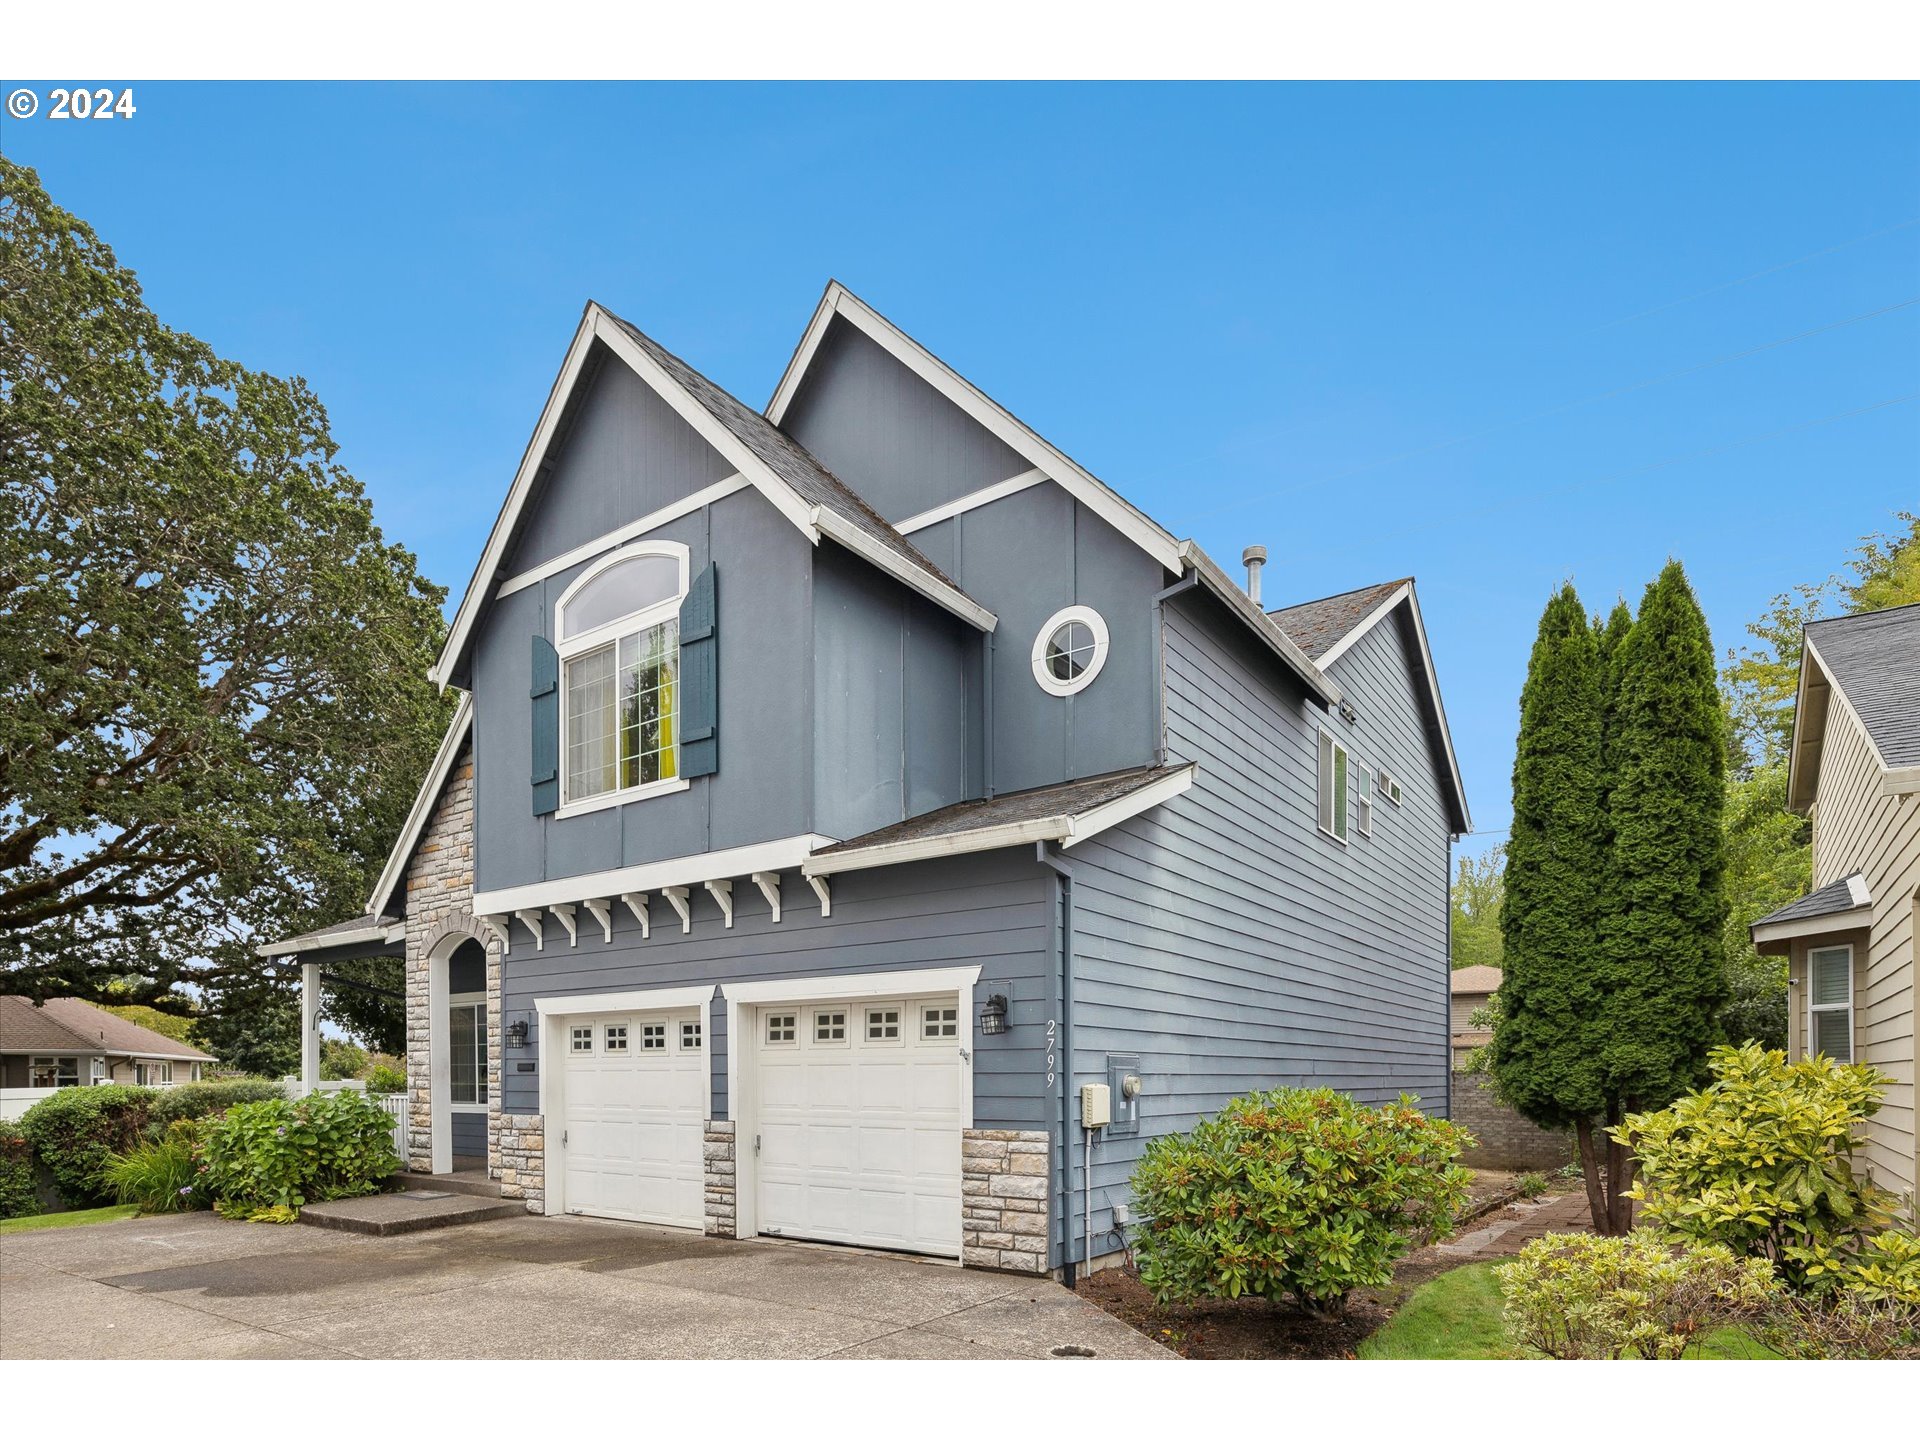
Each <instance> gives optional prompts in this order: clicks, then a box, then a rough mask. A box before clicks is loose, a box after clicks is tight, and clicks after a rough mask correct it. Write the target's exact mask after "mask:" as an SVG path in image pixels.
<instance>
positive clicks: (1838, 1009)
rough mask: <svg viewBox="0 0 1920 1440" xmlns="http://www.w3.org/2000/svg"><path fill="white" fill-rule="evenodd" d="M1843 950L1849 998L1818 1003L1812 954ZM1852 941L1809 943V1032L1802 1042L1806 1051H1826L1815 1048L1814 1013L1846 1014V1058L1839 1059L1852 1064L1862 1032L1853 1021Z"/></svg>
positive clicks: (1803, 1049) (1826, 953)
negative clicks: (1860, 1032)
mask: <svg viewBox="0 0 1920 1440" xmlns="http://www.w3.org/2000/svg"><path fill="white" fill-rule="evenodd" d="M1833 954H1844V955H1845V956H1846V957H1847V998H1846V1001H1845V1003H1844V1004H1839V1005H1832V1004H1829V1005H1816V1004H1815V1003H1814V999H1813V968H1814V967H1813V958H1814V956H1816V955H1833ZM1853 1001H1854V994H1853V942H1852V941H1846V942H1844V943H1842V944H1839V945H1810V946H1808V947H1807V1033H1806V1037H1805V1039H1804V1041H1803V1043H1802V1045H1801V1051H1802V1053H1803V1054H1804V1055H1807V1056H1813V1055H1819V1054H1824V1053H1825V1052H1824V1051H1820V1050H1816V1049H1814V1044H1813V1017H1814V1016H1815V1015H1832V1014H1837V1013H1838V1014H1845V1016H1846V1017H1847V1058H1846V1059H1845V1060H1844V1061H1842V1062H1839V1063H1842V1064H1847V1065H1853V1064H1857V1063H1858V1060H1859V1049H1860V1044H1859V1035H1858V1033H1857V1030H1856V1027H1855V1023H1854V1013H1853Z"/></svg>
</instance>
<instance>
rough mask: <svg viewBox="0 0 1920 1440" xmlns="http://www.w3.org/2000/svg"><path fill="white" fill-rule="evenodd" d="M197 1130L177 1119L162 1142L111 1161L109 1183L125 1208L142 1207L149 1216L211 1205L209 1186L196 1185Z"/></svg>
mask: <svg viewBox="0 0 1920 1440" xmlns="http://www.w3.org/2000/svg"><path fill="white" fill-rule="evenodd" d="M197 1138H198V1135H197V1127H196V1125H195V1122H194V1121H192V1120H176V1121H174V1122H173V1124H172V1125H170V1126H168V1127H167V1132H166V1134H165V1135H164V1136H162V1137H161V1138H160V1139H158V1140H147V1141H144V1142H142V1143H141V1144H139V1145H136V1146H134V1147H133V1149H131V1150H129V1151H128V1152H127V1153H126V1154H124V1155H117V1156H115V1157H114V1158H113V1159H112V1160H110V1161H108V1162H107V1168H106V1182H107V1184H108V1185H109V1186H111V1187H112V1189H113V1193H114V1195H115V1196H116V1197H118V1199H119V1201H120V1203H121V1204H122V1205H138V1206H139V1207H140V1208H141V1210H142V1211H144V1212H145V1213H146V1214H149V1215H162V1214H168V1213H171V1212H172V1211H176V1210H201V1209H204V1208H206V1206H207V1205H208V1203H209V1197H208V1195H207V1191H206V1187H205V1186H204V1185H200V1184H197V1183H196V1180H197V1178H198V1176H197V1172H198V1170H199V1168H200V1160H199V1156H198V1155H197V1154H196V1152H195V1148H194V1147H195V1142H196V1140H197Z"/></svg>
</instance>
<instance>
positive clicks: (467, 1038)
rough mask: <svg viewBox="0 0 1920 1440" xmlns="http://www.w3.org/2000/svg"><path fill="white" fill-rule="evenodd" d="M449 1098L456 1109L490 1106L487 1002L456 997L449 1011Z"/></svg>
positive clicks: (484, 999) (481, 999) (480, 998)
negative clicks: (458, 1106)
mask: <svg viewBox="0 0 1920 1440" xmlns="http://www.w3.org/2000/svg"><path fill="white" fill-rule="evenodd" d="M447 1055H448V1059H449V1061H450V1062H451V1063H450V1064H449V1065H448V1067H447V1068H448V1073H449V1090H448V1098H449V1099H451V1101H452V1102H453V1103H454V1104H455V1105H484V1104H486V1103H487V999H486V996H484V995H456V996H454V997H453V1002H452V1004H450V1005H449V1006H448V1007H447Z"/></svg>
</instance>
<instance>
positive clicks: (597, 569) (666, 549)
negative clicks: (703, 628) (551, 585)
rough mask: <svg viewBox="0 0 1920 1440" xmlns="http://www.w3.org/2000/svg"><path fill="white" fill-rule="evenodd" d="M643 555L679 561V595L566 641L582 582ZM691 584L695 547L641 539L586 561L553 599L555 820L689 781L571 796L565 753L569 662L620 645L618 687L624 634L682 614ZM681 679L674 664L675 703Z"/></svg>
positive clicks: (616, 671) (668, 791) (676, 760)
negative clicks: (556, 692)
mask: <svg viewBox="0 0 1920 1440" xmlns="http://www.w3.org/2000/svg"><path fill="white" fill-rule="evenodd" d="M642 555H665V556H667V557H668V558H670V559H672V560H674V561H676V562H678V565H679V571H680V579H679V593H678V594H676V595H674V596H673V597H672V598H671V599H668V600H661V601H659V602H657V603H655V604H652V605H649V606H647V607H646V608H645V609H643V610H635V611H632V612H631V613H629V614H626V615H621V616H619V617H617V618H615V619H612V620H609V621H607V622H606V623H605V624H604V625H596V626H594V628H593V629H591V630H589V631H587V632H586V633H585V634H583V635H574V636H571V637H569V638H567V639H564V640H563V639H560V638H558V637H560V636H562V635H565V634H566V614H567V602H568V601H570V600H572V599H573V597H574V596H575V595H576V594H578V593H579V592H580V590H581V589H582V588H583V587H585V586H587V585H590V584H592V583H593V581H594V580H595V579H596V578H597V577H598V576H600V575H601V574H603V573H605V572H606V571H608V570H610V569H612V568H613V567H614V566H616V565H620V564H623V563H625V562H626V561H628V560H632V559H635V558H637V557H639V556H642ZM692 585H693V552H692V551H691V550H689V549H688V548H687V547H686V546H685V545H682V544H681V543H680V542H679V541H677V540H640V541H636V542H635V543H634V544H632V545H623V546H621V547H620V548H619V549H618V550H613V551H609V552H608V553H607V554H605V555H602V556H601V557H600V558H599V559H598V560H595V561H594V562H593V563H592V564H591V565H589V566H587V568H586V569H584V570H582V571H581V572H580V573H579V574H578V575H576V576H575V577H574V578H573V582H572V583H571V584H569V585H568V586H567V588H566V589H565V590H562V591H561V592H560V598H559V599H558V600H556V601H554V603H553V634H554V636H555V639H554V642H553V648H554V651H555V652H556V653H557V654H558V655H559V657H560V676H559V685H560V694H559V710H560V721H559V731H560V734H559V742H560V807H559V809H557V810H555V811H554V814H553V818H554V819H556V820H565V819H568V818H569V817H571V816H574V815H585V814H587V813H589V812H590V811H594V810H605V809H607V808H609V807H610V806H614V805H627V804H631V803H633V802H635V801H639V800H650V799H652V798H653V797H654V796H656V795H669V794H672V793H673V792H675V791H678V790H685V789H687V788H688V787H689V785H690V784H691V782H690V781H688V780H686V779H684V778H683V777H681V776H680V775H679V774H678V773H676V774H675V775H674V776H673V778H672V779H669V780H653V781H649V782H647V783H646V784H643V785H632V786H628V787H626V788H625V789H622V788H621V787H620V786H619V785H617V784H616V785H615V786H614V787H613V789H611V790H603V791H601V792H600V793H598V794H596V795H588V796H585V797H583V798H581V799H578V800H576V799H573V798H572V797H571V796H570V795H569V794H568V793H567V787H568V785H569V783H570V775H569V769H568V755H567V688H568V687H567V666H568V664H569V663H570V662H571V661H573V660H576V659H578V658H579V657H580V656H582V655H584V654H586V653H587V652H588V651H590V650H598V649H600V648H601V647H602V646H606V645H613V646H615V647H616V648H615V650H614V672H613V673H614V684H615V687H616V690H617V688H618V685H619V677H620V664H619V657H620V652H619V649H618V645H619V641H620V638H621V637H622V636H624V635H632V634H640V633H644V632H645V631H648V630H651V629H653V628H654V627H655V626H656V625H664V624H665V623H666V622H667V621H669V620H673V619H677V618H678V617H679V615H680V607H681V606H682V605H684V604H685V603H686V600H687V591H688V590H689V589H690V588H691V587H692ZM679 683H680V682H679V667H678V665H677V664H676V666H675V669H674V687H675V691H676V694H675V697H674V699H675V704H676V705H677V704H678V703H679V696H678V693H677V692H678V689H679ZM616 698H617V697H616ZM675 713H676V717H677V715H678V712H677V711H676V712H675ZM679 728H680V727H679V725H678V724H677V723H676V724H675V726H674V731H675V734H674V741H673V748H674V770H675V771H676V772H678V770H679V768H680V764H679V756H680V738H679ZM614 730H615V739H616V749H617V742H618V733H619V726H618V725H617V724H616V726H615V727H614ZM618 763H619V762H618V761H617V760H616V761H615V766H616V776H615V778H616V779H617V778H618V768H617V767H618Z"/></svg>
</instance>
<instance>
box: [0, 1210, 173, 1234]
mask: <svg viewBox="0 0 1920 1440" xmlns="http://www.w3.org/2000/svg"><path fill="white" fill-rule="evenodd" d="M139 1213H140V1207H139V1206H138V1205H103V1206H101V1208H100V1209H98V1210H62V1211H60V1212H59V1213H58V1214H55V1215H20V1216H16V1217H15V1218H14V1219H12V1220H0V1235H13V1234H17V1233H18V1232H20V1231H22V1230H64V1229H66V1228H67V1227H68V1226H69V1225H102V1224H105V1223H106V1222H107V1221H109V1220H131V1219H132V1218H133V1217H134V1216H136V1215H138V1214H139Z"/></svg>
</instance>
